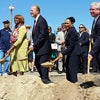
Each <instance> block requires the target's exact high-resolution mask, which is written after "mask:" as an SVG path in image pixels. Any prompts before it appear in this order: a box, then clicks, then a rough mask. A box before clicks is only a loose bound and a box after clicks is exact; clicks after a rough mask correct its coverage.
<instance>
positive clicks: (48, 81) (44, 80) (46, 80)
mask: <svg viewBox="0 0 100 100" xmlns="http://www.w3.org/2000/svg"><path fill="white" fill-rule="evenodd" d="M41 80H42V82H43V83H44V84H49V83H52V81H51V80H48V79H41Z"/></svg>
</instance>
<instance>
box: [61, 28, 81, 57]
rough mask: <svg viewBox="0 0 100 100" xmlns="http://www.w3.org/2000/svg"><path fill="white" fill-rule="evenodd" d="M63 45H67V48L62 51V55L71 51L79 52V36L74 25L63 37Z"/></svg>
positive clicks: (77, 53)
mask: <svg viewBox="0 0 100 100" xmlns="http://www.w3.org/2000/svg"><path fill="white" fill-rule="evenodd" d="M65 46H66V47H67V49H65V50H63V51H62V54H63V55H70V54H72V53H73V54H75V55H79V54H80V46H79V36H78V33H77V31H76V29H75V27H71V28H70V29H69V30H68V31H67V37H66V39H65Z"/></svg>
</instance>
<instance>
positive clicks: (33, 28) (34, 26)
mask: <svg viewBox="0 0 100 100" xmlns="http://www.w3.org/2000/svg"><path fill="white" fill-rule="evenodd" d="M35 28H36V20H34V27H33V30H35Z"/></svg>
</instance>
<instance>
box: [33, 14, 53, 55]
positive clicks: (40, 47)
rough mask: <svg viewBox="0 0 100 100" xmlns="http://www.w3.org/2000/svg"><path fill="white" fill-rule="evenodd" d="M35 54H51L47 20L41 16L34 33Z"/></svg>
mask: <svg viewBox="0 0 100 100" xmlns="http://www.w3.org/2000/svg"><path fill="white" fill-rule="evenodd" d="M32 38H33V43H34V47H35V49H34V52H35V54H36V55H45V54H51V45H50V39H49V33H48V25H47V22H46V20H45V19H44V18H43V17H42V16H41V15H40V16H39V18H38V20H37V22H36V27H35V30H34V29H33V31H32Z"/></svg>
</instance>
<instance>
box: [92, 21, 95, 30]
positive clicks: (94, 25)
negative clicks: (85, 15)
mask: <svg viewBox="0 0 100 100" xmlns="http://www.w3.org/2000/svg"><path fill="white" fill-rule="evenodd" d="M94 26H95V19H94V20H93V24H92V29H94Z"/></svg>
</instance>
